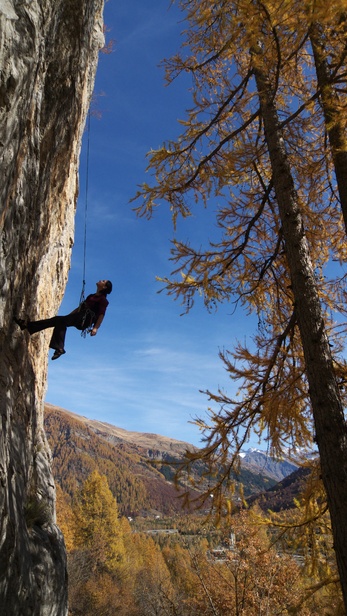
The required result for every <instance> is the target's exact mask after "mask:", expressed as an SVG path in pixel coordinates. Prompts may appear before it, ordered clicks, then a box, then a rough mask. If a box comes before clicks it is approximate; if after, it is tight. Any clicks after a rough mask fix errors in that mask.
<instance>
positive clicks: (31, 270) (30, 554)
mask: <svg viewBox="0 0 347 616" xmlns="http://www.w3.org/2000/svg"><path fill="white" fill-rule="evenodd" d="M102 9H103V0H93V1H92V2H85V1H84V0H0V71H1V72H0V174H1V175H0V177H1V181H0V191H1V198H0V220H1V244H0V293H1V295H0V412H1V432H0V614H1V616H17V615H18V616H27V615H28V616H29V615H30V616H55V615H57V616H61V615H65V614H66V613H67V585H66V567H65V549H64V542H63V538H62V536H61V533H60V531H59V529H58V528H57V526H56V524H55V488H54V482H53V479H52V474H51V462H50V453H49V448H48V446H47V441H46V437H45V434H44V430H43V397H44V393H45V387H46V372H47V347H48V337H47V336H48V334H46V333H43V332H42V333H41V334H39V335H37V336H35V337H33V338H32V339H29V336H28V334H27V333H26V332H21V331H20V330H19V328H18V327H17V326H16V325H15V324H14V323H13V315H14V314H16V315H20V316H24V317H25V316H26V315H30V317H31V318H35V317H38V316H39V315H40V318H43V317H46V316H48V315H50V316H51V315H52V314H53V313H55V312H56V311H57V309H58V307H59V304H60V302H61V299H62V296H63V293H64V289H65V285H66V281H67V274H68V270H69V264H70V252H71V247H72V244H73V235H74V212H75V206H76V196H77V190H78V186H77V168H78V160H79V153H80V144H81V137H82V133H83V129H84V124H85V119H86V113H87V109H88V105H89V101H90V96H91V91H92V85H93V81H94V76H95V70H96V64H97V57H98V51H99V49H100V47H102V45H103V25H102Z"/></svg>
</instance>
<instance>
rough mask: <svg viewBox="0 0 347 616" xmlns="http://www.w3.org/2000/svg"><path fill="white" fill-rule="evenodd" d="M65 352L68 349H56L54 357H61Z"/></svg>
mask: <svg viewBox="0 0 347 616" xmlns="http://www.w3.org/2000/svg"><path fill="white" fill-rule="evenodd" d="M64 353H66V351H64V350H62V349H56V350H55V351H54V353H53V355H52V359H53V360H54V359H58V358H59V357H61V356H62V355H64Z"/></svg>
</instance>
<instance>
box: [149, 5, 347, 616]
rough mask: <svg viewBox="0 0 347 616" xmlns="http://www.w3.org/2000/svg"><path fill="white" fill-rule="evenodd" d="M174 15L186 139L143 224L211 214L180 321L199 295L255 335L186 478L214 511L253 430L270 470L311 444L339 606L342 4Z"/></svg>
mask: <svg viewBox="0 0 347 616" xmlns="http://www.w3.org/2000/svg"><path fill="white" fill-rule="evenodd" d="M180 5H181V7H182V9H183V10H184V11H185V13H186V20H187V24H188V26H187V30H186V43H185V48H184V49H183V52H182V53H181V54H177V55H176V56H175V57H173V58H171V59H170V60H169V61H167V62H166V71H167V79H168V81H170V80H172V79H174V78H175V77H176V76H177V74H179V73H180V72H188V73H189V74H190V75H191V76H192V83H193V88H192V89H193V107H192V108H191V109H190V110H189V111H188V117H187V119H186V120H185V121H184V122H182V124H183V126H184V132H183V133H182V134H181V136H180V137H179V138H178V139H177V140H176V141H175V142H168V143H166V144H164V146H163V147H162V148H160V149H158V150H156V151H152V152H151V153H150V155H149V157H150V163H149V169H150V170H152V171H153V172H154V174H155V180H156V181H155V183H154V184H152V185H149V184H145V185H143V186H142V189H141V190H140V191H139V193H138V195H137V197H138V198H140V199H142V204H141V205H140V206H139V208H138V211H139V213H140V214H142V215H147V216H151V214H152V212H153V209H154V208H155V207H156V206H157V205H158V204H159V203H160V202H161V201H167V202H168V204H169V206H170V209H171V211H172V216H173V222H174V224H176V221H177V218H178V217H179V216H182V217H186V216H189V215H190V214H191V213H192V209H193V208H195V209H194V212H196V211H197V207H198V206H199V205H204V206H208V205H210V204H213V207H214V208H216V206H217V207H218V214H217V225H218V227H219V229H220V239H219V240H218V241H217V240H215V241H214V242H213V243H208V241H207V242H206V246H204V247H203V248H199V249H196V248H195V247H193V246H191V245H190V243H188V242H182V241H179V240H178V239H176V238H175V239H174V241H173V249H172V259H173V261H174V262H175V264H176V268H175V270H174V272H173V275H172V278H171V279H165V281H164V282H165V285H166V288H167V290H168V293H169V294H171V295H173V296H174V297H175V298H176V299H177V298H178V299H180V300H182V302H183V303H184V304H185V306H186V309H187V310H190V309H191V308H192V306H193V304H194V300H195V298H196V294H197V293H200V294H202V295H203V297H204V301H205V304H206V306H207V307H209V306H211V304H216V303H218V302H220V301H229V302H234V303H235V305H242V306H244V308H245V309H246V311H248V312H250V313H251V312H255V313H256V314H257V315H258V320H259V328H258V331H257V333H256V335H255V337H254V340H253V345H252V347H247V346H245V345H241V344H238V346H237V347H236V348H235V350H234V351H232V352H223V353H221V358H222V360H223V361H224V364H225V366H226V368H227V370H228V372H229V374H230V377H231V378H232V379H234V380H235V381H237V382H238V383H240V381H241V385H240V387H239V393H240V396H239V398H231V397H229V396H228V395H227V394H226V393H225V392H223V391H219V392H218V394H213V393H211V392H207V393H208V394H209V396H210V398H211V399H212V400H214V401H215V402H216V403H218V404H219V405H220V410H219V411H211V418H210V419H209V420H208V421H206V422H205V421H203V420H198V422H197V423H198V424H199V425H200V427H202V429H204V430H205V447H204V448H203V449H202V450H201V451H199V452H196V453H193V454H187V468H188V469H189V465H190V464H191V463H193V462H194V461H196V460H197V459H202V460H204V462H205V463H207V464H208V466H209V468H208V472H209V473H210V472H211V471H213V469H216V468H218V473H219V474H218V477H219V481H218V484H217V488H218V490H217V489H216V491H215V497H216V498H215V500H214V504H215V505H216V504H217V505H218V504H219V505H221V503H222V500H221V499H222V495H223V491H224V490H226V492H228V490H229V488H230V472H231V469H232V467H233V466H234V465H235V464H237V460H238V456H237V454H238V451H239V450H240V448H241V446H242V445H243V444H244V442H246V441H247V439H248V438H249V435H250V433H251V430H255V431H257V432H258V434H259V435H260V436H261V435H263V436H265V437H266V438H267V439H268V442H269V448H270V452H271V453H274V454H276V455H281V454H282V453H283V450H284V447H287V446H290V447H292V448H294V449H295V448H297V447H302V446H307V445H309V446H311V445H312V444H313V441H316V443H317V445H318V449H319V455H320V464H321V474H322V479H323V483H324V487H325V490H326V495H327V502H328V506H329V511H330V515H331V520H332V529H333V535H334V546H335V551H336V556H337V563H338V568H339V573H340V580H341V584H342V588H343V592H344V597H345V602H346V606H347V531H346V529H345V523H344V520H345V519H346V517H347V430H346V423H345V418H344V404H345V402H346V397H345V393H344V390H343V387H342V386H343V383H344V382H345V379H346V363H345V361H344V359H343V355H342V350H343V346H344V338H343V336H344V333H345V325H344V323H343V318H344V317H345V315H346V303H345V298H346V292H347V289H346V279H345V276H344V275H343V272H342V273H341V271H340V270H339V269H338V268H337V266H335V267H334V268H331V267H330V268H329V269H328V265H329V263H330V262H331V261H332V262H334V263H336V262H337V263H342V262H343V261H345V260H346V250H347V242H346V231H345V228H344V225H343V217H342V211H341V207H340V204H341V205H342V209H344V204H345V200H344V196H343V191H344V182H345V178H344V179H343V178H342V180H341V181H340V182H339V184H338V186H337V188H336V187H335V182H336V178H337V179H338V180H339V178H341V173H340V172H339V169H341V168H342V169H344V164H345V141H344V139H343V138H342V133H343V130H344V127H345V125H346V118H347V114H346V104H345V97H344V92H343V88H345V83H346V76H345V72H344V59H345V54H346V51H345V50H346V47H347V46H346V42H347V37H346V28H345V21H344V18H343V17H342V18H341V15H342V16H343V15H344V13H343V10H344V9H345V2H344V0H333V1H332V2H330V3H329V7H327V5H326V3H325V4H324V6H323V4H322V3H320V2H314V1H313V0H306V1H304V2H302V1H301V0H300V1H299V0H287V1H285V2H282V1H280V0H264V1H263V2H261V1H259V0H232V1H229V0H228V1H226V0H221V2H218V3H215V2H212V1H211V0H199V1H197V0H182V1H181V2H180ZM324 36H326V38H324ZM323 43H325V45H323ZM335 49H336V57H335V56H334V50H335ZM327 50H328V51H327ZM329 54H330V55H329ZM332 57H334V58H335V66H333V65H332V63H331V61H330V59H331V58H332ZM341 99H342V101H341ZM327 134H328V137H329V139H330V146H331V155H330V152H329V150H328V148H327V140H326V135H327ZM335 172H336V176H335ZM342 176H343V174H342ZM338 190H339V191H340V195H341V196H340V201H339V199H338V196H337V195H338ZM194 204H197V205H194ZM230 456H232V457H231V461H230ZM206 497H207V494H206Z"/></svg>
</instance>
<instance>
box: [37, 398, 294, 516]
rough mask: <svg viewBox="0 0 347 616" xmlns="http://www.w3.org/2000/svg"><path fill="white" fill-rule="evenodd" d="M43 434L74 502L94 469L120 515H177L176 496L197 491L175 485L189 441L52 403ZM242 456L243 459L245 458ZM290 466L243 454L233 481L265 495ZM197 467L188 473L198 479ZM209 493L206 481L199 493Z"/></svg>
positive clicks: (56, 473)
mask: <svg viewBox="0 0 347 616" xmlns="http://www.w3.org/2000/svg"><path fill="white" fill-rule="evenodd" d="M45 430H46V433H47V437H48V441H49V444H50V447H51V452H52V462H53V473H54V477H55V480H56V482H57V483H58V484H59V485H60V487H61V488H62V489H63V491H64V492H65V493H67V494H69V496H70V497H71V498H74V497H75V495H76V493H77V492H78V490H79V488H80V487H81V485H82V483H83V482H84V481H85V480H86V479H87V477H88V476H89V474H90V473H91V472H92V471H93V470H99V472H101V473H102V474H105V475H106V476H107V479H108V482H109V485H110V488H111V490H112V492H113V494H114V496H115V497H116V499H117V503H118V505H119V509H120V512H121V513H122V514H126V515H139V514H141V515H143V514H144V515H148V514H151V513H159V514H164V515H169V514H172V513H179V512H182V507H183V504H182V499H181V498H180V496H182V495H183V493H184V492H186V491H189V493H190V495H191V496H192V497H193V499H198V500H199V496H200V493H201V492H199V491H198V490H197V489H194V488H192V486H191V484H190V483H189V481H188V480H187V481H186V482H185V481H184V480H182V482H181V484H180V485H179V486H178V490H177V487H176V486H175V474H176V469H177V465H178V464H179V463H180V462H181V461H182V459H183V456H184V454H185V452H186V451H187V450H188V451H192V450H196V449H197V448H196V447H195V446H193V445H191V444H190V443H187V442H185V441H180V440H177V439H173V438H170V437H167V436H162V435H157V434H154V433H142V432H137V431H129V430H125V429H124V428H118V427H117V426H114V425H112V424H109V423H108V422H103V421H100V420H94V419H89V418H87V417H85V416H81V415H78V414H76V413H74V412H72V411H68V410H66V409H61V408H60V407H56V406H54V405H52V404H49V403H46V405H45ZM254 456H255V457H254ZM245 458H246V459H245ZM292 468H294V469H296V468H297V467H295V466H293V465H292V466H289V465H288V463H287V462H281V461H271V460H267V456H266V454H265V453H264V452H259V451H257V452H256V454H254V453H253V454H252V452H250V451H249V452H245V455H244V456H243V458H242V464H241V468H240V472H239V473H238V474H236V473H235V481H236V483H240V484H242V486H243V491H244V494H245V496H246V497H250V496H252V495H256V494H260V493H264V492H266V491H267V490H268V489H269V488H272V487H273V486H274V485H275V484H276V483H277V482H278V481H279V480H281V479H283V478H284V477H285V476H287V475H288V474H289V472H291V471H292ZM203 472H204V468H203V467H202V465H201V464H200V465H198V466H197V467H196V468H195V469H193V478H195V479H201V477H202V475H203ZM203 489H208V486H207V480H206V482H205V484H204V480H203V485H202V490H203Z"/></svg>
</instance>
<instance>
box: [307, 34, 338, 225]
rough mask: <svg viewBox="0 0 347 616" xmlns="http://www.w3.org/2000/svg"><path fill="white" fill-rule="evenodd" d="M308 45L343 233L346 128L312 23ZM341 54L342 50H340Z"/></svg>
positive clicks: (323, 53)
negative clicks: (339, 206)
mask: <svg viewBox="0 0 347 616" xmlns="http://www.w3.org/2000/svg"><path fill="white" fill-rule="evenodd" d="M310 41H311V45H312V51H313V57H314V62H315V66H316V74H317V83H318V88H319V90H320V101H321V105H322V108H323V113H324V118H325V125H326V130H327V133H328V137H329V143H330V147H331V153H332V158H333V163H334V167H335V175H336V181H337V187H338V191H339V196H340V203H341V208H342V214H343V219H344V223H345V227H346V232H347V147H346V126H345V124H343V123H342V122H341V112H340V111H339V101H338V98H337V94H336V92H335V91H334V88H333V85H332V76H331V72H330V68H329V65H328V62H327V59H326V54H325V49H324V39H323V34H322V28H321V27H320V25H319V24H317V23H315V24H313V25H312V26H311V29H310ZM344 53H345V50H344Z"/></svg>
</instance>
